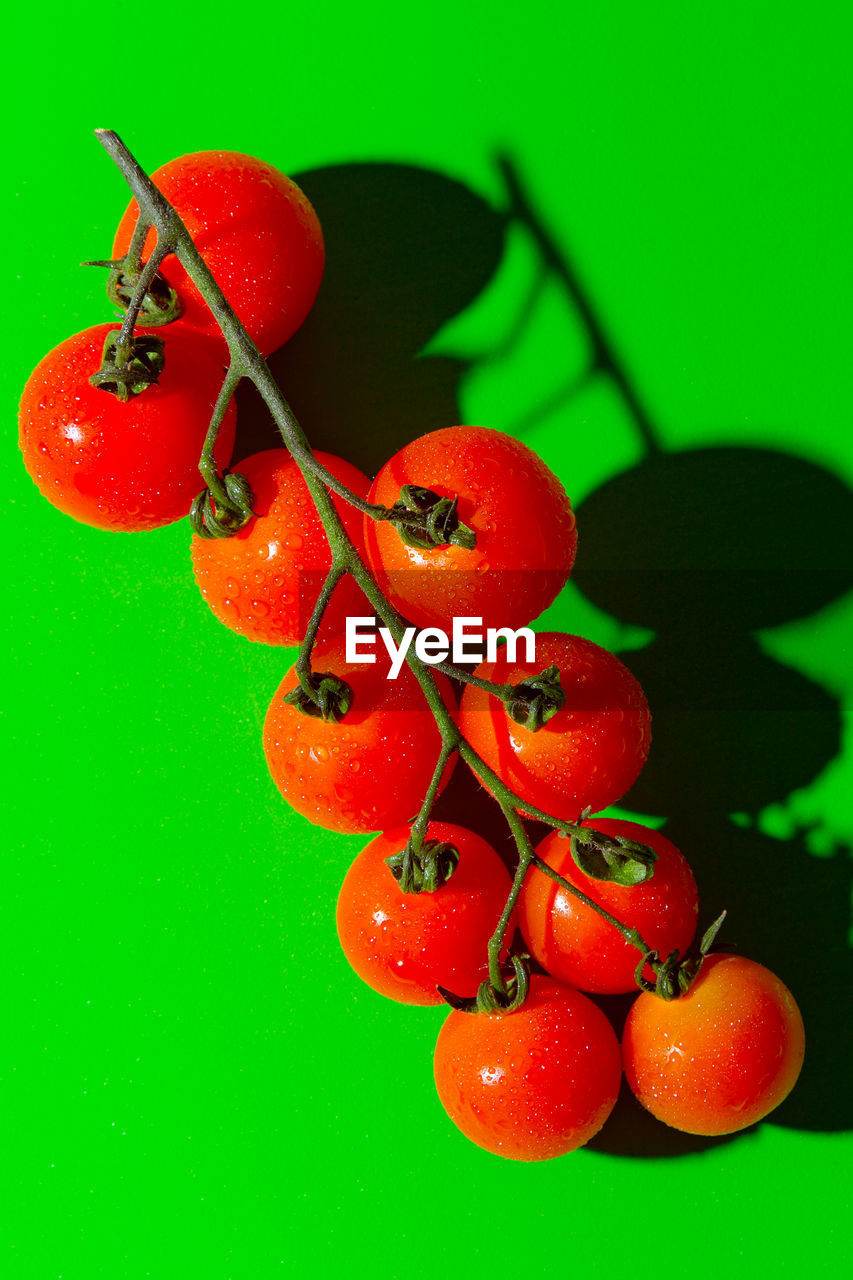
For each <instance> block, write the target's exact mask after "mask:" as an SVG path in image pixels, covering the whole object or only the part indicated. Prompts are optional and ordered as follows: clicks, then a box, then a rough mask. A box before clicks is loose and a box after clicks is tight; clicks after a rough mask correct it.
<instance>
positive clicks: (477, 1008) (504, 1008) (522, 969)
mask: <svg viewBox="0 0 853 1280" xmlns="http://www.w3.org/2000/svg"><path fill="white" fill-rule="evenodd" d="M508 963H509V964H510V965H511V966H512V972H511V973H510V974H508V975H507V977H506V978H505V979H504V980H503V990H500V989H499V988H498V987H496V986H494V985H493V984H492V983H491V982H490V981H488V980H487V981H486V982H481V983H480V986H479V988H478V990H477V994H476V995H475V996H457V995H454V993H453V992H452V991H448V990H447V988H446V987H436V990H437V991H438V994H439V995H440V996H441V998H442V1000H444V1001H445V1002H446V1003H447V1004H449V1005H450V1007H451V1009H457V1010H458V1011H459V1012H460V1013H514V1012H515V1010H516V1009H520V1008H521V1006H522V1005H523V1004H524V1002H525V1000H526V999H527V993H528V992H529V990H530V969H529V967H528V964H527V957H526V956H518V955H510V956H509V958H508ZM501 977H502V978H503V974H501Z"/></svg>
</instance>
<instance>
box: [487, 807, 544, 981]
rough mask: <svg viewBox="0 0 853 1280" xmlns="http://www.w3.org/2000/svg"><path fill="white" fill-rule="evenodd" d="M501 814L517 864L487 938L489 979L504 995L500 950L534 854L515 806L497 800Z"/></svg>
mask: <svg viewBox="0 0 853 1280" xmlns="http://www.w3.org/2000/svg"><path fill="white" fill-rule="evenodd" d="M499 804H500V806H501V809H502V810H503V815H504V817H505V818H506V820H507V825H508V826H509V829H510V831H511V832H512V835H513V839H514V840H515V847H516V848H517V849H518V866H517V868H516V871H515V875H514V876H513V879H512V888H511V889H510V891H509V897H508V898H507V900H506V902H505V904H504V909H503V911H502V912H501V918H500V920H499V921H498V924H497V928H496V929H495V931H494V933H493V934H492V936H491V938H490V939H489V981H490V982H491V984H492V986H493V987H494V989H495V991H497V992H499V993H500V994H501V995H506V993H507V992H506V983H505V982H504V979H503V974H502V973H501V951H502V949H503V944H504V935H505V934H506V931H507V927H508V925H509V920H510V916H511V915H512V913H513V911H514V909H515V904H516V902H517V901H518V895H519V894H520V893H521V886H522V884H523V883H524V877H525V876H526V875H527V872H528V869H529V867H530V864H531V862H532V861H533V859H534V857H535V854H534V852H533V847H532V845H531V843H530V837H529V836H528V834H527V832H526V831H525V829H524V823H523V822H522V821H521V819H520V818H519V816H518V813H517V811H516V809H515V807H514V806H513V805H512V804H505V803H504V801H503V800H500V801H499Z"/></svg>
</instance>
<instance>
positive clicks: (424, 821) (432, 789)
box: [409, 742, 456, 855]
mask: <svg viewBox="0 0 853 1280" xmlns="http://www.w3.org/2000/svg"><path fill="white" fill-rule="evenodd" d="M455 750H456V748H455V747H454V746H453V745H452V744H450V743H447V742H442V744H441V751H440V752H439V754H438V759H437V760H436V762H435V769H434V770H433V774H432V778H431V779H430V784H429V787H428V788H427V793H426V795H425V796H424V800H423V804H422V805H421V807H420V812H419V813H418V816H417V817H416V818H415V820H414V822H413V823H412V831H411V835H410V836H409V844H410V846H411V851H412V853H413V854H415V855H417V854H419V853H420V851H421V845H422V844H423V842H424V836H425V834H426V829H427V825H428V823H429V816H430V814H431V813H432V806H433V805H434V804H435V797H436V796H437V795H438V788H439V786H440V785H441V779H442V775H443V774H444V770H445V767H446V765H447V762H448V760H449V759H450V757H451V755H452V754H453V752H454V751H455Z"/></svg>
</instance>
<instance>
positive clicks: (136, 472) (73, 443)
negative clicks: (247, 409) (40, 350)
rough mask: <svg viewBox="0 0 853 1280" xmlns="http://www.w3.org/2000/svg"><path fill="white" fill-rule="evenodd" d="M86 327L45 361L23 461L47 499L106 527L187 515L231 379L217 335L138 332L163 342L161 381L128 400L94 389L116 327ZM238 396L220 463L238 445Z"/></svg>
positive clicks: (24, 426)
mask: <svg viewBox="0 0 853 1280" xmlns="http://www.w3.org/2000/svg"><path fill="white" fill-rule="evenodd" d="M118 331H119V326H118V325H116V324H101V325H95V326H94V327H93V328H91V329H84V330H83V332H82V333H77V334H75V335H74V336H73V337H71V338H67V339H66V341H65V342H62V343H60V344H59V346H58V347H55V348H54V349H53V351H51V352H49V353H48V354H47V355H46V356H45V357H44V359H43V360H41V361H40V363H39V364H38V365H37V366H36V368H35V370H34V371H33V373H32V374H31V375H30V378H29V381H28V382H27V385H26V387H25V388H24V392H23V395H22V396H21V406H20V412H19V418H18V421H19V426H20V444H21V451H22V453H23V455H24V465H25V466H26V468H27V471H28V472H29V473H30V476H31V477H32V479H33V480H34V481H35V483H36V485H37V486H38V488H39V490H40V491H41V493H42V494H43V495H44V497H45V498H47V500H48V501H49V502H51V503H53V505H54V506H55V507H58V508H59V510H60V511H63V512H65V514H66V515H69V516H73V518H74V519H75V520H80V521H82V523H83V524H89V525H94V526H95V527H96V528H98V529H110V530H118V531H122V532H140V531H142V530H145V529H156V528H158V527H159V526H160V525H164V524H170V523H171V522H172V521H174V520H180V519H181V518H182V517H183V516H185V515H187V514H188V513H189V509H190V506H191V505H192V501H193V499H194V498H195V497H196V495H197V494H198V493H200V492H201V490H202V489H203V487H204V482H203V481H202V478H201V476H200V474H199V470H198V460H199V457H200V455H201V451H202V448H203V446H204V439H205V435H206V434H207V428H208V425H209V422H210V417H211V414H212V412H213V407H214V405H215V404H216V398H217V396H218V394H219V389H220V387H221V385H222V368H221V365H220V362H219V359H218V357H217V354H216V350H215V348H214V347H213V345H212V344H211V342H210V340H209V339H207V338H205V337H203V336H202V335H201V334H197V333H190V332H187V331H186V330H184V331H180V332H179V331H178V330H177V329H174V328H169V329H168V330H165V329H161V330H151V329H137V330H136V332H137V334H146V333H147V334H153V333H156V334H157V335H158V336H159V337H161V338H162V339H163V343H164V355H165V365H164V368H163V371H162V373H161V374H160V377H159V381H158V382H157V383H156V384H155V385H152V386H149V387H146V388H145V390H144V391H142V392H140V394H139V395H136V396H133V397H131V399H129V400H127V401H125V402H124V403H123V402H122V401H121V400H119V399H118V398H117V397H116V396H114V395H112V394H111V393H110V392H108V391H103V390H100V389H98V388H95V387H93V386H92V385H91V384H90V382H89V378H90V377H91V375H92V374H94V373H97V372H98V370H99V369H100V367H101V362H102V358H103V349H104V341H105V339H106V336H107V334H108V333H111V332H112V333H118ZM236 421H237V411H236V409H235V407H234V404H233V402H232V403H231V404H230V405H229V406H228V411H227V413H226V415H225V419H224V421H223V424H222V428H221V430H220V432H219V437H218V439H217V441H216V449H215V455H216V460H217V463H218V465H219V466H220V467H224V466H227V465H228V462H229V461H230V458H231V450H232V449H233V447H234V432H235V428H236Z"/></svg>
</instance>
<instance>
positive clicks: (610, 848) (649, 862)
mask: <svg viewBox="0 0 853 1280" xmlns="http://www.w3.org/2000/svg"><path fill="white" fill-rule="evenodd" d="M571 851H572V857H573V859H574V861H575V863H576V865H577V866H578V867H579V868H580V869H581V871H582V872H583V873H584V875H586V876H589V878H590V879H591V880H607V881H609V882H610V883H611V884H621V885H623V886H624V887H625V888H630V887H631V886H632V885H637V884H645V882H646V881H647V880H651V878H652V876H653V875H654V870H655V863H656V862H657V854H656V853H655V851H654V850H653V849H650V848H649V846H648V845H646V844H640V843H639V842H638V841H636V840H629V839H628V837H627V836H606V835H605V834H604V832H602V831H595V830H593V828H591V827H588V828H584V832H583V835H582V836H580V835H578V834H577V832H573V833H572V837H571Z"/></svg>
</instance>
